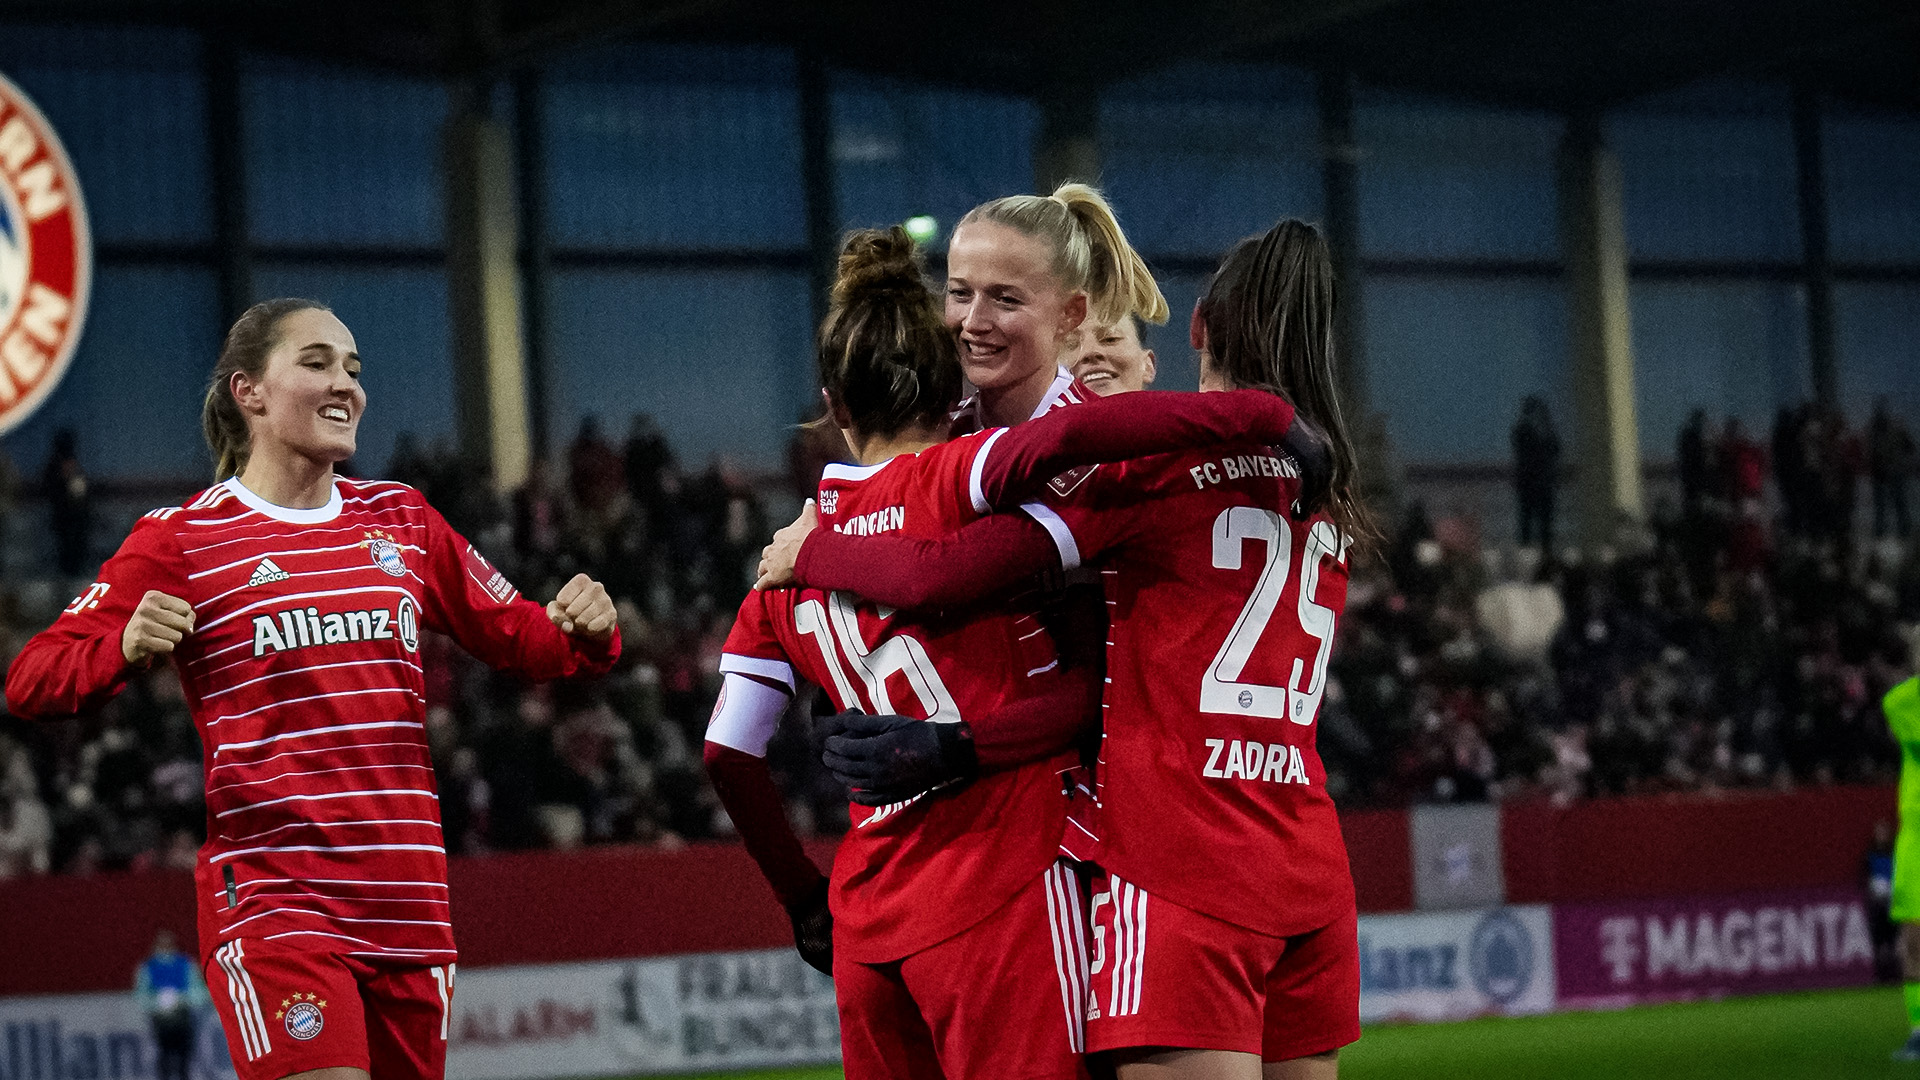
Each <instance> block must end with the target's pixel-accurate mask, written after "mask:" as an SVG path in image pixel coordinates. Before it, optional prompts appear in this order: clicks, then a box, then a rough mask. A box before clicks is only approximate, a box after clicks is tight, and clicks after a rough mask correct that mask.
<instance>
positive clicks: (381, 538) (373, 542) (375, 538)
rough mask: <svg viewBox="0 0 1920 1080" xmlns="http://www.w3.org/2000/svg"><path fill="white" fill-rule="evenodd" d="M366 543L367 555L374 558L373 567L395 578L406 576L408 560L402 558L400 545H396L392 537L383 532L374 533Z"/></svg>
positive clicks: (369, 535)
mask: <svg viewBox="0 0 1920 1080" xmlns="http://www.w3.org/2000/svg"><path fill="white" fill-rule="evenodd" d="M364 542H365V544H366V545H367V553H368V554H370V555H372V556H373V565H375V566H377V567H379V568H380V569H381V570H382V571H384V572H386V573H388V574H391V575H393V576H394V577H405V576H406V573H407V563H406V560H405V559H403V558H402V557H401V555H400V545H399V544H396V543H394V542H393V538H392V537H390V536H388V535H387V534H385V533H383V532H372V533H368V534H367V539H366V540H365V541H364Z"/></svg>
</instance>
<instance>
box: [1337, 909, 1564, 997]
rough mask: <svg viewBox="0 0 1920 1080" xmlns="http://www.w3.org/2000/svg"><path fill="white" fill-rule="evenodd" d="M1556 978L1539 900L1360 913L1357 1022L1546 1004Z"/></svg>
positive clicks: (1545, 912)
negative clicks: (1515, 904) (1493, 905)
mask: <svg viewBox="0 0 1920 1080" xmlns="http://www.w3.org/2000/svg"><path fill="white" fill-rule="evenodd" d="M1555 986H1556V979H1555V976H1554V966H1553V916H1552V914H1551V911H1550V909H1548V908H1547V907H1546V906H1544V905H1540V906H1530V907H1500V908H1489V909H1485V910H1478V911H1437V912H1426V913H1421V914H1413V915H1373V916H1364V915H1363V916H1361V918H1360V1019H1361V1020H1362V1021H1363V1022H1367V1023H1372V1022H1375V1021H1380V1020H1457V1019H1462V1018H1465V1017H1470V1016H1485V1015H1488V1014H1507V1015H1521V1014H1526V1013H1544V1012H1551V1011H1552V1010H1553V1007H1554V990H1555Z"/></svg>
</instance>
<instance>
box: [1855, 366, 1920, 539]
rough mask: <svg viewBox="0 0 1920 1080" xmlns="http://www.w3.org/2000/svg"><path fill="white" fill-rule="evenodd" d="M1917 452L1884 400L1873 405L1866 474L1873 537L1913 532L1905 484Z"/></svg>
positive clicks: (1919, 460) (1918, 458)
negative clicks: (1870, 483)
mask: <svg viewBox="0 0 1920 1080" xmlns="http://www.w3.org/2000/svg"><path fill="white" fill-rule="evenodd" d="M1916 463H1920V449H1916V447H1915V445H1914V440H1913V433H1912V432H1910V431H1908V430H1907V425H1906V424H1905V423H1904V422H1903V421H1902V420H1901V419H1900V418H1899V417H1898V416H1895V415H1894V414H1893V411H1892V410H1890V409H1889V408H1887V399H1886V398H1885V397H1882V398H1880V399H1879V400H1878V401H1875V402H1874V403H1873V419H1872V420H1871V421H1869V422H1868V424H1867V471H1868V473H1869V475H1871V477H1872V478H1873V535H1875V536H1897V537H1901V538H1902V539H1904V538H1906V537H1907V536H1909V535H1911V534H1912V532H1913V519H1912V518H1911V517H1909V516H1908V514H1907V484H1908V482H1909V480H1910V478H1911V477H1912V475H1913V472H1914V467H1915V465H1916Z"/></svg>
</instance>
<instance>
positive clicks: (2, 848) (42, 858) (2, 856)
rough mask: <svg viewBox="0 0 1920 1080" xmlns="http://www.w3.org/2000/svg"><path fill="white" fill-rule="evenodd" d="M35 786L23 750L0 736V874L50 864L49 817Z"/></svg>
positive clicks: (40, 869)
mask: <svg viewBox="0 0 1920 1080" xmlns="http://www.w3.org/2000/svg"><path fill="white" fill-rule="evenodd" d="M36 787H37V784H36V782H35V778H34V774H33V768H32V765H31V763H30V762H29V761H28V760H27V756H26V754H25V753H23V752H21V751H20V750H19V748H18V747H17V746H16V745H15V744H13V743H12V741H11V740H7V739H5V738H4V737H0V878H10V877H19V876H21V875H23V874H44V873H46V872H47V871H48V870H49V869H51V868H52V865H53V817H52V815H50V814H49V813H48V812H47V807H46V804H45V803H43V802H41V801H40V799H39V797H38V796H37V795H36V793H35V791H36Z"/></svg>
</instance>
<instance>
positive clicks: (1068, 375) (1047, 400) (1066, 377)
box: [1027, 368, 1073, 420]
mask: <svg viewBox="0 0 1920 1080" xmlns="http://www.w3.org/2000/svg"><path fill="white" fill-rule="evenodd" d="M1057 370H1058V371H1059V374H1057V375H1055V376H1054V377H1053V385H1052V386H1049V387H1047V396H1046V397H1043V398H1041V399H1040V404H1039V405H1037V406H1035V407H1034V410H1033V415H1032V416H1029V417H1027V419H1029V420H1038V419H1040V418H1041V417H1043V416H1045V415H1047V413H1048V412H1049V411H1051V410H1052V409H1053V406H1054V403H1055V402H1057V401H1059V400H1060V395H1061V394H1064V393H1066V392H1067V387H1069V386H1072V385H1073V372H1071V371H1068V370H1067V369H1066V368H1059V369H1057Z"/></svg>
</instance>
